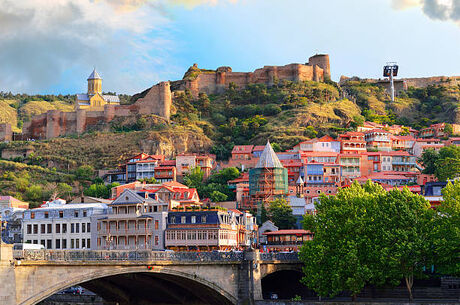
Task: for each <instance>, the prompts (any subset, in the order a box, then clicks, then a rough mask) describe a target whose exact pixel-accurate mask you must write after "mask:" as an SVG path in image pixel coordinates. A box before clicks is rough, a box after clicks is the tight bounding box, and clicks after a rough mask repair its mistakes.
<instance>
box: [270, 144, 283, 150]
mask: <svg viewBox="0 0 460 305" xmlns="http://www.w3.org/2000/svg"><path fill="white" fill-rule="evenodd" d="M270 144H271V146H272V148H273V150H274V151H275V152H280V151H283V149H282V148H281V145H279V144H278V143H270Z"/></svg>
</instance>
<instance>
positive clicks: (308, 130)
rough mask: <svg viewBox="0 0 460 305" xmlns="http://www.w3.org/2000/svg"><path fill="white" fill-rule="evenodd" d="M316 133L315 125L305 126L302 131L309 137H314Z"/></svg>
mask: <svg viewBox="0 0 460 305" xmlns="http://www.w3.org/2000/svg"><path fill="white" fill-rule="evenodd" d="M317 134H318V132H317V131H316V129H315V127H313V126H307V127H306V128H305V132H304V135H305V136H306V137H309V138H311V139H312V138H316V135H317Z"/></svg>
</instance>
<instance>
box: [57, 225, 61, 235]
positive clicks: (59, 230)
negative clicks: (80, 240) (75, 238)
mask: <svg viewBox="0 0 460 305" xmlns="http://www.w3.org/2000/svg"><path fill="white" fill-rule="evenodd" d="M56 233H61V224H59V223H57V224H56Z"/></svg>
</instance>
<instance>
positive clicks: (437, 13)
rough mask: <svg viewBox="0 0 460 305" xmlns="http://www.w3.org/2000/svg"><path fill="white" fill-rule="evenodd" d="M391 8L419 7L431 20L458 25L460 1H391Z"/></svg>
mask: <svg viewBox="0 0 460 305" xmlns="http://www.w3.org/2000/svg"><path fill="white" fill-rule="evenodd" d="M392 6H393V8H395V9H406V8H410V7H415V6H419V7H421V8H422V10H423V12H424V13H425V14H426V15H427V16H428V17H429V18H431V19H434V20H443V21H453V22H456V23H457V24H459V25H460V0H392Z"/></svg>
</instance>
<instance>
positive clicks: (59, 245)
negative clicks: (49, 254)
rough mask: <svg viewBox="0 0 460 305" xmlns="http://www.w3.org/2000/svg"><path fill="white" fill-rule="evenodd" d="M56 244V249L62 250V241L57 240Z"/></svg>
mask: <svg viewBox="0 0 460 305" xmlns="http://www.w3.org/2000/svg"><path fill="white" fill-rule="evenodd" d="M55 244H56V249H61V240H60V239H56V240H55Z"/></svg>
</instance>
